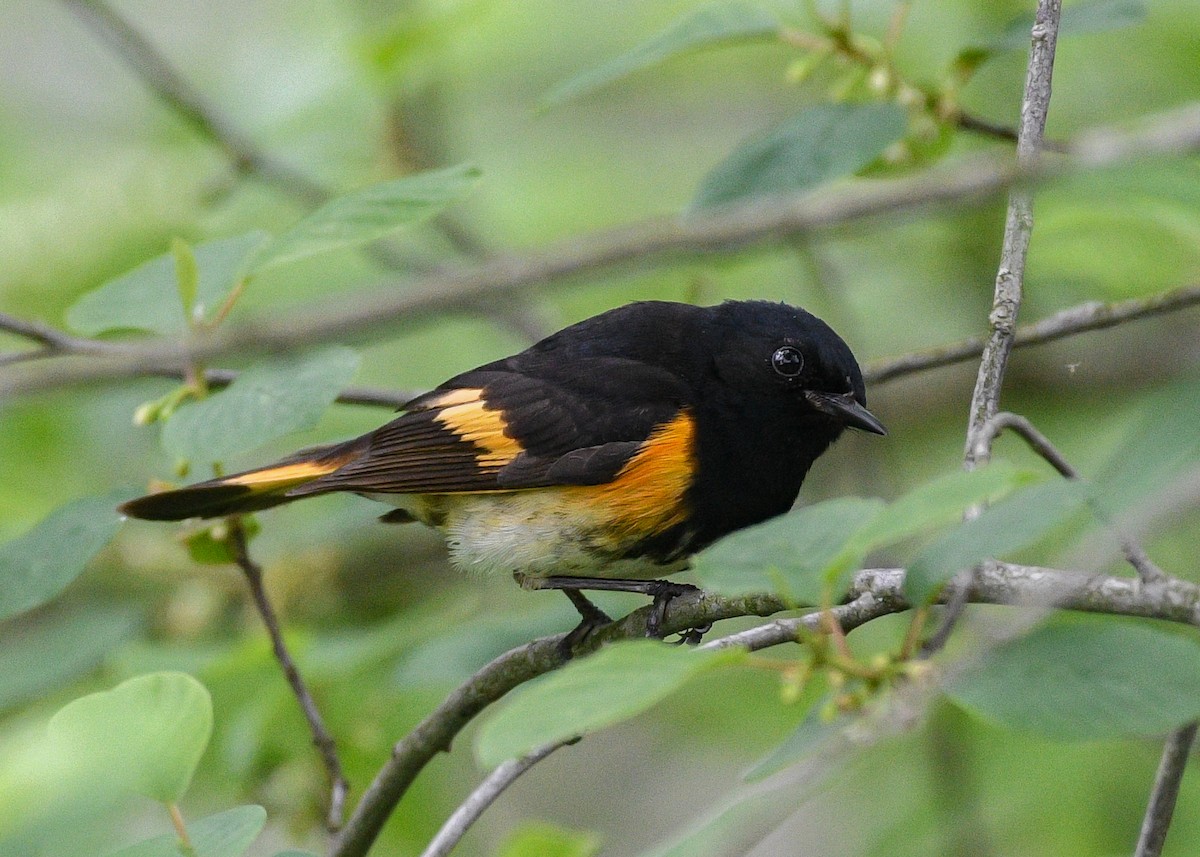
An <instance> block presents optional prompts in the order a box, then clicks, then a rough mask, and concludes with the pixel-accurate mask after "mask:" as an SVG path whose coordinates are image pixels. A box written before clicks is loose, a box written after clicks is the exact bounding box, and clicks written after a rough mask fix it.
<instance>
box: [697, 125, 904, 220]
mask: <svg viewBox="0 0 1200 857" xmlns="http://www.w3.org/2000/svg"><path fill="white" fill-rule="evenodd" d="M906 122H907V116H906V114H905V112H904V110H903V109H902V108H901V107H899V106H897V105H895V104H821V105H817V106H816V107H810V108H808V109H807V110H805V111H804V112H803V113H801V114H799V115H798V116H795V117H793V118H792V119H789V120H788V121H787V122H784V123H783V124H782V125H779V126H777V127H775V128H774V129H772V130H771V131H769V132H768V133H767V134H766V135H764V136H762V137H759V138H757V139H754V140H751V141H750V142H748V143H745V144H743V145H742V146H741V147H739V148H738V149H736V150H735V151H734V152H733V154H731V155H730V156H729V157H727V158H726V159H725V160H724V161H722V162H721V163H719V164H717V166H716V167H714V168H713V169H712V171H711V172H710V173H709V174H708V175H707V176H705V178H704V181H702V182H701V183H700V190H699V192H698V193H697V194H696V199H695V200H694V201H693V203H692V209H693V210H696V209H703V208H709V207H712V206H716V205H724V204H727V203H730V202H734V201H737V200H742V199H746V198H749V197H755V196H765V195H769V194H783V193H793V192H796V191H800V190H804V189H805V188H810V187H815V186H816V185H819V184H821V183H823V182H827V181H829V180H831V179H835V178H839V177H841V176H847V175H850V174H851V173H855V172H857V171H859V170H861V169H862V168H863V167H865V166H867V165H868V164H870V163H871V162H872V161H874V160H875V159H876V158H877V157H879V155H881V154H882V153H883V151H884V149H886V148H887V147H888V146H890V145H891V144H892V143H894V142H896V141H897V140H899V139H900V138H901V137H903V136H904V130H905V126H906Z"/></svg>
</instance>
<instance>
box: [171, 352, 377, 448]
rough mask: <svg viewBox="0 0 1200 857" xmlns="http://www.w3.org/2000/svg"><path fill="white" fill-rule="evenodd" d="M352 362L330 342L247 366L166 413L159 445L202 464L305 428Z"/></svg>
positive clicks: (350, 372)
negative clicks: (228, 381) (214, 388)
mask: <svg viewBox="0 0 1200 857" xmlns="http://www.w3.org/2000/svg"><path fill="white" fill-rule="evenodd" d="M358 363H359V356H358V354H357V353H356V352H354V351H352V350H351V349H349V348H343V347H340V346H333V347H329V348H324V349H321V350H320V351H315V352H312V353H310V354H308V355H305V356H304V357H301V358H299V359H296V358H293V359H290V360H283V361H277V362H273V363H266V364H261V365H258V366H255V367H253V368H250V369H247V370H246V371H245V372H243V373H242V374H241V375H239V376H238V377H237V379H236V380H234V382H233V383H232V384H230V385H229V386H228V387H226V388H225V389H224V390H221V391H220V392H218V393H214V394H213V395H211V396H209V397H208V398H207V399H202V400H201V401H199V402H192V403H190V404H187V405H184V406H182V407H181V408H179V410H177V411H176V412H175V413H174V414H172V416H171V419H170V420H168V421H167V423H166V425H164V426H163V432H162V445H163V448H164V449H166V450H167V452H169V453H171V454H172V455H174V456H176V457H177V458H184V459H187V460H189V461H193V462H197V463H203V464H208V463H211V462H214V461H224V460H226V459H228V458H229V457H230V456H232V455H234V454H235V453H240V452H247V451H249V450H252V449H255V448H256V447H259V446H261V445H263V444H264V443H267V442H268V441H272V440H275V439H276V438H280V437H283V436H284V435H287V434H290V433H291V432H294V431H299V430H300V429H304V428H310V427H312V426H314V425H316V423H317V420H319V419H320V418H321V415H322V414H324V413H325V410H326V409H327V408H328V407H329V406H330V405H331V404H333V400H334V399H336V398H337V396H338V393H340V392H341V391H342V388H344V387H345V386H346V385H347V384H348V383H349V382H350V379H351V378H353V377H354V372H355V371H356V370H357V369H358Z"/></svg>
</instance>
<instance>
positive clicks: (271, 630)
mask: <svg viewBox="0 0 1200 857" xmlns="http://www.w3.org/2000/svg"><path fill="white" fill-rule="evenodd" d="M227 520H228V524H229V540H228V544H229V546H230V548H231V549H232V551H233V559H234V562H236V563H237V566H238V568H240V569H241V570H242V574H244V575H245V577H246V582H247V583H248V584H249V586H250V595H251V597H252V598H253V599H254V606H255V608H256V609H257V610H258V613H259V615H260V616H262V620H263V624H264V625H265V626H266V628H267V634H268V636H270V638H271V648H272V649H273V650H274V652H275V659H276V660H277V661H279V666H280V668H281V669H282V670H283V674H284V676H285V677H286V678H287V681H288V684H289V685H291V688H292V693H293V694H294V695H295V697H296V701H297V702H299V703H300V708H301V710H302V711H303V712H304V719H305V720H307V721H308V728H309V731H311V732H312V737H313V745H314V746H315V747H316V748H317V751H318V752H319V753H320V755H321V761H322V762H323V763H324V765H325V770H326V772H327V773H328V774H329V783H330V794H329V813H328V815H327V816H326V820H325V824H326V826H327V827H328V828H329V830H331V831H334V830H337V829H338V828H339V827H341V825H342V814H343V810H344V808H345V805H346V795H347V793H348V792H349V791H350V783H349V782H347V781H346V776H345V774H344V773H343V772H342V763H341V760H340V759H339V758H338V754H337V747H336V746H335V744H334V741H333V736H332V735H330V734H329V730H328V729H326V728H325V721H324V720H323V719H322V718H321V712H320V710H318V709H317V703H316V701H315V700H314V699H313V697H312V694H311V693H310V692H309V690H308V685H306V684H305V683H304V679H303V678H301V676H300V671H299V670H298V669H296V662H295V661H293V660H292V655H291V652H289V651H288V648H287V643H285V642H284V640H283V632H282V631H281V630H280V628H279V617H278V616H277V615H276V613H275V607H274V606H273V605H272V604H271V600H270V599H269V598H267V591H266V589H265V588H264V587H263V575H262V568H261V567H259V565H258V563H256V562H255V561H254V560H252V559H251V558H250V551H249V547H248V545H247V543H246V531H245V529H243V527H242V524H241V521H239V520H238V519H237V518H236V517H235V518H229V519H227Z"/></svg>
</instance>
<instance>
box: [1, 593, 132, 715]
mask: <svg viewBox="0 0 1200 857" xmlns="http://www.w3.org/2000/svg"><path fill="white" fill-rule="evenodd" d="M141 624H142V619H141V616H140V615H139V614H138V612H137V611H136V610H135V609H134V608H133V607H132V606H116V605H111V604H104V603H95V602H90V603H88V604H87V605H86V606H85V607H81V608H78V609H75V610H72V611H70V612H57V613H54V614H51V615H49V616H46V615H39V616H38V617H37V621H36V622H12V623H9V624H8V625H6V626H0V652H4V657H3V658H0V711H3V710H4V709H6V708H9V707H10V706H13V705H16V704H18V703H21V702H24V701H26V700H28V699H32V698H34V697H37V696H40V695H42V694H45V693H47V692H49V691H51V690H54V689H56V688H59V687H61V686H63V685H64V684H66V683H67V682H68V681H70V680H72V679H74V678H76V677H78V676H80V675H82V674H83V673H86V672H88V671H89V670H91V669H93V668H95V667H96V666H97V665H98V664H100V663H101V662H102V661H103V660H104V659H105V658H106V657H107V656H108V655H109V654H110V653H111V652H112V651H113V650H115V649H116V648H118V647H119V646H120V645H121V644H122V643H124V642H125V641H127V640H128V639H130V638H131V637H132V636H133V635H134V633H135V632H136V631H137V629H138V628H139V627H140V626H141Z"/></svg>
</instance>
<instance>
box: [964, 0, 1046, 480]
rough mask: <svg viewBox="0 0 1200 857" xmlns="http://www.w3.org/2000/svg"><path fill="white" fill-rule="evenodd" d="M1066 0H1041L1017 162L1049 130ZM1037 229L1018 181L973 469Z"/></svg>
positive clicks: (980, 391)
mask: <svg viewBox="0 0 1200 857" xmlns="http://www.w3.org/2000/svg"><path fill="white" fill-rule="evenodd" d="M1061 11H1062V3H1061V0H1039V2H1038V9H1037V15H1036V17H1035V19H1034V24H1033V48H1032V50H1031V51H1030V54H1029V69H1028V72H1027V74H1026V78H1025V99H1024V102H1023V103H1022V105H1021V127H1020V130H1019V132H1018V138H1017V163H1018V164H1019V165H1021V166H1022V167H1023V168H1026V169H1032V168H1033V167H1034V166H1035V165H1036V164H1037V163H1038V159H1039V155H1040V153H1041V148H1042V138H1043V136H1044V132H1045V129H1046V113H1047V111H1048V110H1049V107H1050V80H1051V77H1052V76H1053V72H1054V49H1055V46H1056V44H1057V41H1058V19H1059V15H1060V13H1061ZM1032 233H1033V192H1032V191H1031V190H1030V189H1029V188H1028V187H1026V186H1023V185H1017V186H1015V187H1013V188H1012V189H1011V190H1010V191H1009V195H1008V215H1007V218H1006V219H1005V224H1004V245H1003V248H1002V250H1001V253H1000V270H999V271H998V272H997V274H996V286H995V293H994V296H993V300H992V312H991V315H990V316H989V319H988V321H989V323H990V325H991V333H990V335H989V336H988V340H987V342H986V344H985V345H984V348H983V356H982V360H981V362H980V365H979V376H978V378H977V379H976V382H975V392H974V394H973V395H972V397H971V412H970V420H969V423H968V428H967V448H966V454H965V457H964V458H965V464H966V467H967V469H968V470H971V469H974V467H975V466H976V465H978V464H982V463H986V462H987V460H988V456H989V455H990V452H991V445H990V444H984V445H982V446H980V445H977V444H976V441H975V439H976V436H977V435H978V434H979V430H980V429H981V428H982V426H983V425H984V424H985V423H986V422H987V421H988V420H989V419H991V418H992V417H993V416H995V414H996V411H998V410H999V403H1000V388H1001V386H1002V385H1003V383H1004V369H1005V367H1006V365H1007V363H1008V355H1009V352H1011V351H1012V346H1013V339H1014V337H1015V332H1016V325H1017V312H1018V311H1019V310H1020V308H1021V297H1022V290H1023V287H1024V281H1025V258H1026V255H1027V254H1028V251H1029V238H1030V235H1031V234H1032Z"/></svg>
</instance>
